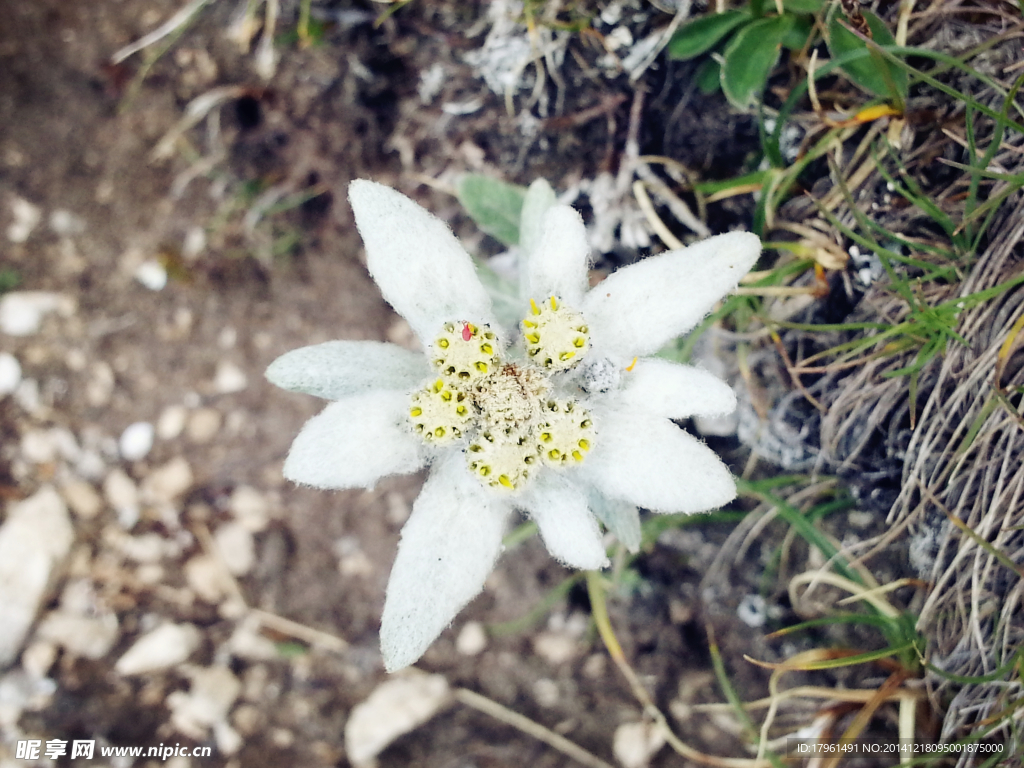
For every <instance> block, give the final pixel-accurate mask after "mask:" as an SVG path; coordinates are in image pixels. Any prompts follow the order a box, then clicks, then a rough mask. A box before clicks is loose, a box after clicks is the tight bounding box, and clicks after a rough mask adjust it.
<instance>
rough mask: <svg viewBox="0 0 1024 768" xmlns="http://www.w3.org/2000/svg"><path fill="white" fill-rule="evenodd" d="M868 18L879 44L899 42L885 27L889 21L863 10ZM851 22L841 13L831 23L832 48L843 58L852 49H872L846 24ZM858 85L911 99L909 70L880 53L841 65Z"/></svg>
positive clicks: (876, 92)
mask: <svg viewBox="0 0 1024 768" xmlns="http://www.w3.org/2000/svg"><path fill="white" fill-rule="evenodd" d="M863 13H864V20H865V21H866V22H867V23H868V29H870V30H871V39H872V40H873V41H874V42H875V43H877V44H878V45H895V44H896V40H895V39H894V38H893V36H892V34H891V33H890V32H889V28H888V27H886V26H885V22H884V21H882V20H881V19H880V18H878V17H877V16H875V14H873V13H871V11H863ZM846 24H849V21H848V20H847V19H846V17H845V16H843V15H842V14H839V13H837V14H836V15H835V16H833V17H832V18H831V19H830V20H829V23H828V50H829V53H831V54H832V58H839V57H840V56H843V55H844V54H847V53H850V52H852V51H862V50H864V49H866V48H867V49H868V50H870V48H869V47H868V44H867V43H866V42H865V41H864V40H863V39H862V38H861V37H859V36H858V35H857V34H855V33H854V32H852V31H850V30H849V29H848V28H847V27H846V26H844V25H846ZM840 68H841V69H842V70H843V72H844V73H845V74H846V76H847V77H849V78H850V80H852V81H853V82H854V83H855V84H856V85H858V86H860V87H861V88H863V89H864V90H865V91H868V92H870V93H872V94H874V95H875V96H880V97H881V98H883V99H895V98H899V99H900V100H903V99H906V98H907V73H906V71H905V70H903V69H901V68H899V67H897V66H896V65H895V64H893V63H891V62H889V61H886V60H884V59H883V58H881V57H880V56H878V55H875V56H865V57H863V58H859V59H856V60H854V61H849V62H847V63H846V64H843V65H842V67H840Z"/></svg>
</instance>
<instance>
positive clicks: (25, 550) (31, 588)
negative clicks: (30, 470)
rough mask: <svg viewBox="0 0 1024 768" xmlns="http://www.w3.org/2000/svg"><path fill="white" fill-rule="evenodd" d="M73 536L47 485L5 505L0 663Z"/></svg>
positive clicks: (9, 655) (10, 655) (0, 541)
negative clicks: (16, 501) (36, 491)
mask: <svg viewBox="0 0 1024 768" xmlns="http://www.w3.org/2000/svg"><path fill="white" fill-rule="evenodd" d="M74 537H75V534H74V530H73V529H72V527H71V518H70V516H69V515H68V508H67V507H66V506H65V505H64V500H63V499H61V497H60V495H58V493H57V492H56V491H55V490H54V489H53V488H51V487H49V486H47V487H45V488H43V489H42V490H40V491H39V492H38V493H36V494H35V495H34V496H30V497H29V498H27V499H25V500H24V501H22V502H19V503H17V504H12V505H11V506H10V510H9V513H8V515H7V519H6V520H5V521H4V524H3V525H2V526H0V667H4V666H6V665H7V664H9V663H10V662H11V661H12V660H13V659H14V657H15V656H16V655H17V653H18V650H19V649H20V648H21V644H22V642H24V640H25V636H26V634H27V633H28V630H29V627H31V626H32V622H33V621H35V618H36V614H37V613H38V611H39V608H40V607H41V606H42V603H43V601H44V600H45V599H46V597H47V591H48V590H49V587H50V582H51V580H52V579H53V578H54V577H55V576H56V572H57V570H58V568H59V567H60V565H61V564H62V563H63V562H64V560H65V558H67V555H68V552H69V550H70V549H71V544H72V542H73V541H74Z"/></svg>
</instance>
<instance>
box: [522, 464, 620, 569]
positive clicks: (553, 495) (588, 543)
mask: <svg viewBox="0 0 1024 768" xmlns="http://www.w3.org/2000/svg"><path fill="white" fill-rule="evenodd" d="M517 503H518V504H519V506H521V507H523V509H525V510H526V511H527V512H528V513H529V514H530V517H531V518H533V520H534V521H535V522H536V523H537V527H538V528H539V529H540V535H541V538H542V539H543V540H544V546H546V547H547V549H548V552H550V553H551V555H552V556H553V557H554V558H555V559H556V560H558V561H559V562H561V563H563V564H565V565H568V566H569V567H570V568H582V569H584V570H596V569H598V568H603V567H604V566H605V565H607V564H608V558H607V556H606V555H605V549H604V545H603V544H602V543H601V529H600V528H599V527H598V525H597V520H595V519H594V516H593V515H592V514H591V513H590V509H589V507H588V505H587V498H586V495H585V493H584V492H583V490H582V489H581V488H580V487H579V486H577V485H576V483H573V482H571V481H569V480H567V479H565V478H564V477H560V476H558V475H556V474H554V473H552V472H547V473H544V474H542V475H541V476H540V477H538V478H537V480H536V481H535V482H534V483H533V484H532V485H531V486H530V487H529V488H527V489H526V490H525V491H524V492H523V494H522V495H521V496H520V497H519V498H518V499H517Z"/></svg>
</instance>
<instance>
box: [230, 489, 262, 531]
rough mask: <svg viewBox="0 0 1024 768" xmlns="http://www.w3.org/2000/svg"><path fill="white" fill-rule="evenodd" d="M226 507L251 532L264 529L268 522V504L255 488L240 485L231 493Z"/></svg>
mask: <svg viewBox="0 0 1024 768" xmlns="http://www.w3.org/2000/svg"><path fill="white" fill-rule="evenodd" d="M228 508H229V509H230V510H231V514H232V515H234V517H235V519H236V520H237V521H238V522H239V523H241V524H242V525H243V526H245V528H246V529H247V530H249V531H251V532H253V533H259V532H260V531H263V530H266V528H267V525H269V523H270V504H269V503H268V501H267V499H266V497H265V496H264V495H263V494H262V493H260V492H259V491H257V490H256V489H255V488H253V487H251V486H248V485H240V486H238V487H237V488H235V490H234V491H233V492H232V493H231V500H230V501H229V502H228Z"/></svg>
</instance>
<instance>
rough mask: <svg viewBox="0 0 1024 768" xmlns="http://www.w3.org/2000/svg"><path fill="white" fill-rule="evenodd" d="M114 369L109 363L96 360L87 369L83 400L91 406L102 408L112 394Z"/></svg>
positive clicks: (114, 381)
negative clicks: (87, 376)
mask: <svg viewBox="0 0 1024 768" xmlns="http://www.w3.org/2000/svg"><path fill="white" fill-rule="evenodd" d="M115 383H116V380H115V378H114V369H113V368H111V367H110V365H109V364H107V363H105V362H103V361H102V360H98V361H96V362H95V363H93V364H92V367H91V368H90V370H89V380H88V381H87V382H86V383H85V400H86V402H88V403H89V405H90V406H92V407H93V408H102V407H103V406H105V405H106V404H107V403H109V402H110V397H111V395H113V394H114V384H115Z"/></svg>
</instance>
